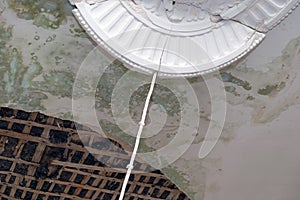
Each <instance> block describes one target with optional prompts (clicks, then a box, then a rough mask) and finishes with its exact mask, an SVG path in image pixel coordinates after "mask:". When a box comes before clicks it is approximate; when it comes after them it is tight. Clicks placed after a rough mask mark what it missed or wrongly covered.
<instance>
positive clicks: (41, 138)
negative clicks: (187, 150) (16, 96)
mask: <svg viewBox="0 0 300 200" xmlns="http://www.w3.org/2000/svg"><path fill="white" fill-rule="evenodd" d="M76 127H77V129H76ZM79 131H80V137H79V135H78V132H79ZM83 144H84V145H85V146H87V149H88V150H89V151H88V150H87V149H86V148H84V145H83ZM131 151H132V149H131V148H130V147H129V146H128V145H126V144H125V143H123V142H122V141H120V140H118V139H117V138H113V137H112V136H110V138H108V139H107V138H105V137H103V136H101V135H100V134H98V133H96V132H94V131H92V130H91V129H89V128H87V127H85V126H82V125H80V124H76V123H75V122H72V121H66V120H61V119H58V118H54V117H49V116H46V115H44V114H41V113H38V112H31V113H29V112H25V111H21V110H14V109H9V108H4V107H0V196H1V199H2V200H5V199H33V200H39V199H49V200H56V199H57V200H58V199H59V200H60V199H62V200H69V199H78V200H79V199H83V200H90V199H95V200H106V199H107V200H111V199H112V200H114V199H118V196H119V193H120V190H121V186H122V181H123V179H124V176H125V173H126V166H127V164H128V163H129V159H130V153H128V152H131ZM91 153H92V154H91ZM96 158H97V159H96ZM125 199H126V200H143V199H149V200H150V199H170V200H181V199H182V200H187V199H188V197H187V196H186V195H185V194H184V193H183V192H181V191H180V190H179V189H178V188H177V187H176V185H174V184H173V183H172V182H171V181H170V180H168V178H167V177H165V176H164V175H163V174H162V173H161V172H160V171H159V170H155V169H154V168H152V167H151V166H149V165H148V164H146V163H144V162H143V161H142V160H140V159H137V161H136V162H135V166H134V169H133V173H132V176H131V177H130V181H129V187H127V193H126V197H125Z"/></svg>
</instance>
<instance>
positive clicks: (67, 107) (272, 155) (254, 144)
mask: <svg viewBox="0 0 300 200" xmlns="http://www.w3.org/2000/svg"><path fill="white" fill-rule="evenodd" d="M14 2H15V1H11V3H8V1H3V0H2V1H0V10H1V15H0V21H1V25H0V47H1V48H0V79H1V82H0V92H1V96H0V103H1V105H3V106H10V107H15V108H19V109H25V110H40V111H42V112H45V113H46V114H49V115H54V116H58V117H62V118H65V119H71V118H72V109H71V96H72V87H73V82H74V79H75V75H76V72H77V70H78V68H79V66H80V64H81V63H82V61H83V60H84V58H85V57H86V56H87V54H88V53H89V52H90V51H91V50H92V49H93V48H94V44H93V43H92V42H91V40H90V39H89V38H88V37H87V35H86V34H85V33H83V32H82V30H81V28H80V26H79V25H78V24H77V22H76V21H75V19H74V18H73V16H72V15H71V14H70V10H71V7H68V6H66V7H64V8H65V9H64V10H61V9H58V10H57V7H56V6H57V5H65V4H63V3H62V2H63V1H59V0H57V1H55V0H51V1H47V2H52V4H51V3H50V4H46V5H37V6H35V7H33V8H32V7H30V6H29V7H28V6H24V5H21V4H18V3H14ZM28 2H31V3H32V1H29V0H28ZM41 2H42V3H43V2H44V3H45V2H46V1H41ZM42 3H41V4H42ZM33 4H34V3H33ZM29 5H31V4H29ZM47 9H48V10H49V9H50V11H51V9H54V10H56V11H57V13H59V14H57V16H55V15H53V16H52V15H50V14H49V11H47ZM50 13H51V12H50ZM41 16H45V17H46V18H47V19H48V20H42V19H44V18H43V17H41ZM60 17H61V18H60ZM299 17H300V8H298V9H296V10H295V12H294V14H292V15H291V16H290V17H289V18H288V19H287V20H286V21H284V22H283V23H282V24H281V25H280V26H278V27H276V28H275V29H274V30H272V31H271V32H270V33H269V35H268V37H267V38H266V40H265V41H264V42H263V43H262V44H261V45H260V46H259V47H258V48H257V49H256V50H255V51H253V52H252V53H251V54H250V55H249V56H248V57H247V58H245V59H244V60H242V61H240V62H239V63H238V64H236V65H235V66H231V67H228V68H226V69H224V70H223V71H222V72H221V76H222V79H223V81H224V84H225V86H226V88H225V89H226V91H227V106H228V107H227V116H226V123H225V128H224V131H223V134H222V137H221V139H220V141H219V142H218V144H217V146H216V147H215V148H214V150H213V152H212V153H211V154H210V155H209V156H208V157H207V158H205V159H203V160H199V159H198V157H197V156H198V151H199V147H200V145H201V141H202V140H203V136H204V133H205V131H206V128H207V126H208V119H209V112H210V110H209V106H207V104H208V102H209V95H208V93H207V90H206V88H205V86H204V83H203V82H202V80H201V79H193V80H191V82H192V83H193V84H195V85H196V84H197V87H196V91H198V92H199V93H201V94H202V96H203V98H201V101H200V105H201V106H202V108H201V109H202V112H203V113H202V118H201V124H202V126H201V127H200V130H199V134H198V136H197V137H196V139H195V141H194V144H193V145H192V146H191V147H190V149H189V150H188V151H187V152H186V153H185V154H184V155H183V156H182V157H181V158H180V159H178V160H177V161H176V162H175V163H173V164H172V166H170V167H168V168H166V169H164V171H165V172H166V173H167V175H168V176H169V177H170V178H171V179H173V180H174V181H175V182H176V183H177V184H178V185H179V186H180V187H181V188H182V189H183V190H185V191H186V192H188V193H189V194H190V195H191V196H192V197H193V198H194V199H196V200H202V199H205V200H218V199H220V200H221V199H244V200H248V199H249V200H250V199H251V200H253V199H255V200H264V199H272V200H273V199H274V200H281V199H285V200H297V199H299V195H300V194H299V187H300V176H299V170H298V169H299V167H300V159H299V156H298V152H299V145H298V143H299V141H300V135H299V134H298V130H299V128H300V127H299V123H298V121H299V120H298V118H299V113H300V106H299V103H300V100H299V95H300V89H299V85H300V74H299V73H300V68H299V63H300V28H299V26H298V22H297V21H298V19H299ZM58 18H59V19H58ZM49 19H51V20H52V21H54V22H55V23H54V22H52V23H51V22H49ZM56 19H57V20H56ZM105 59H106V57H105V56H104V55H103V60H104V61H103V62H104V63H105ZM125 71H126V69H125V68H124V67H122V66H120V64H119V63H115V64H113V65H112V67H111V68H109V70H108V71H107V76H106V77H104V78H102V79H101V80H100V83H101V84H100V86H99V92H98V93H97V94H96V95H98V96H97V99H98V102H97V104H96V109H97V114H98V119H99V121H100V122H101V124H102V125H103V127H104V128H103V129H104V131H106V133H107V134H116V135H118V136H119V137H121V138H122V139H124V140H126V141H128V142H129V143H130V142H132V141H133V140H132V137H129V136H126V137H125V136H124V135H123V134H122V131H120V130H119V129H118V127H116V126H115V125H114V121H113V118H112V116H111V113H110V106H109V103H110V98H109V95H110V94H111V92H112V88H113V85H114V84H115V83H116V82H117V80H118V77H120V76H121V75H122V74H123V73H124V72H125ZM89 81H90V80H89V79H88V77H87V79H86V80H82V86H83V90H84V91H83V92H82V94H84V92H85V91H86V90H89V89H90V88H91V85H89V83H90V82H89ZM161 90H162V91H158V92H157V97H156V100H157V102H159V104H162V105H164V104H166V102H167V101H168V98H163V97H160V98H159V96H160V94H161V93H163V89H161ZM143 91H144V90H141V94H143ZM160 92H161V93H160ZM141 94H139V95H140V96H139V95H137V96H136V97H133V102H134V103H135V105H139V104H141V103H139V102H142V101H143V97H142V95H141ZM77 95H78V96H79V97H80V95H81V94H80V93H79V94H77ZM157 102H156V103H157ZM134 108H135V109H134ZM165 109H166V110H168V111H169V112H170V113H173V116H172V117H171V118H170V126H171V127H172V126H176V125H174V121H176V102H175V104H171V105H169V107H168V106H167V105H166V108H165ZM138 112H139V106H133V108H132V115H133V118H134V119H135V118H138V117H136V116H138ZM174 113H175V114H174ZM75 120H76V119H75ZM172 123H173V124H172ZM173 134H176V131H174V130H173V129H172V128H171V129H167V130H166V132H164V133H162V134H158V135H155V136H154V137H151V138H149V139H145V140H144V141H143V142H142V146H141V149H142V150H147V149H153V148H154V149H155V148H159V147H160V146H161V145H164V142H166V141H169V140H170V138H172V135H173ZM187 134H188V133H187ZM150 147H151V148H150Z"/></svg>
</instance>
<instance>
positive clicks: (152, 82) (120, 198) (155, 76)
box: [119, 72, 158, 200]
mask: <svg viewBox="0 0 300 200" xmlns="http://www.w3.org/2000/svg"><path fill="white" fill-rule="evenodd" d="M157 75H158V72H155V73H154V74H153V77H152V81H151V85H150V89H149V92H148V95H147V99H146V102H145V106H144V110H143V114H142V118H141V121H140V122H139V125H140V126H139V131H138V133H137V136H136V140H135V145H134V149H133V152H132V155H131V158H130V162H129V164H128V165H127V173H126V176H125V179H124V182H123V186H122V190H121V193H120V197H119V200H123V198H124V195H125V191H126V186H127V184H128V180H129V177H130V174H131V171H132V169H133V163H134V160H135V157H136V153H137V150H138V148H139V144H140V139H141V135H142V132H143V128H144V126H145V120H146V116H147V111H148V108H149V104H150V99H151V96H152V94H153V90H154V86H155V83H156V78H157Z"/></svg>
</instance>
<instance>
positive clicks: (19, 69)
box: [0, 23, 47, 110]
mask: <svg viewBox="0 0 300 200" xmlns="http://www.w3.org/2000/svg"><path fill="white" fill-rule="evenodd" d="M11 37H12V27H11V26H6V25H5V24H3V23H2V24H0V79H1V80H3V81H1V82H0V92H1V96H0V103H2V104H8V105H10V106H14V105H22V106H23V107H24V109H41V110H42V109H43V107H42V106H41V101H42V100H43V99H46V98H47V96H46V95H44V94H43V93H40V92H38V91H36V89H35V83H34V82H33V79H34V78H35V77H36V76H38V75H39V74H41V71H42V67H41V65H40V63H39V62H37V61H35V60H32V61H31V62H30V64H29V65H27V66H26V65H24V64H23V58H22V54H21V53H20V51H19V50H18V49H17V48H13V47H12V46H10V45H8V44H7V43H8V42H9V41H10V39H11Z"/></svg>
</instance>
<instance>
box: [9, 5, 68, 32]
mask: <svg viewBox="0 0 300 200" xmlns="http://www.w3.org/2000/svg"><path fill="white" fill-rule="evenodd" d="M7 2H8V4H9V7H10V8H11V9H13V10H14V11H15V12H16V14H17V16H18V17H19V18H21V19H25V20H33V24H34V25H36V26H38V27H43V28H51V29H57V28H59V26H60V25H62V24H63V23H64V22H65V21H66V20H67V16H70V15H71V14H72V6H71V5H70V3H69V2H68V1H67V0H8V1H7Z"/></svg>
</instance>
